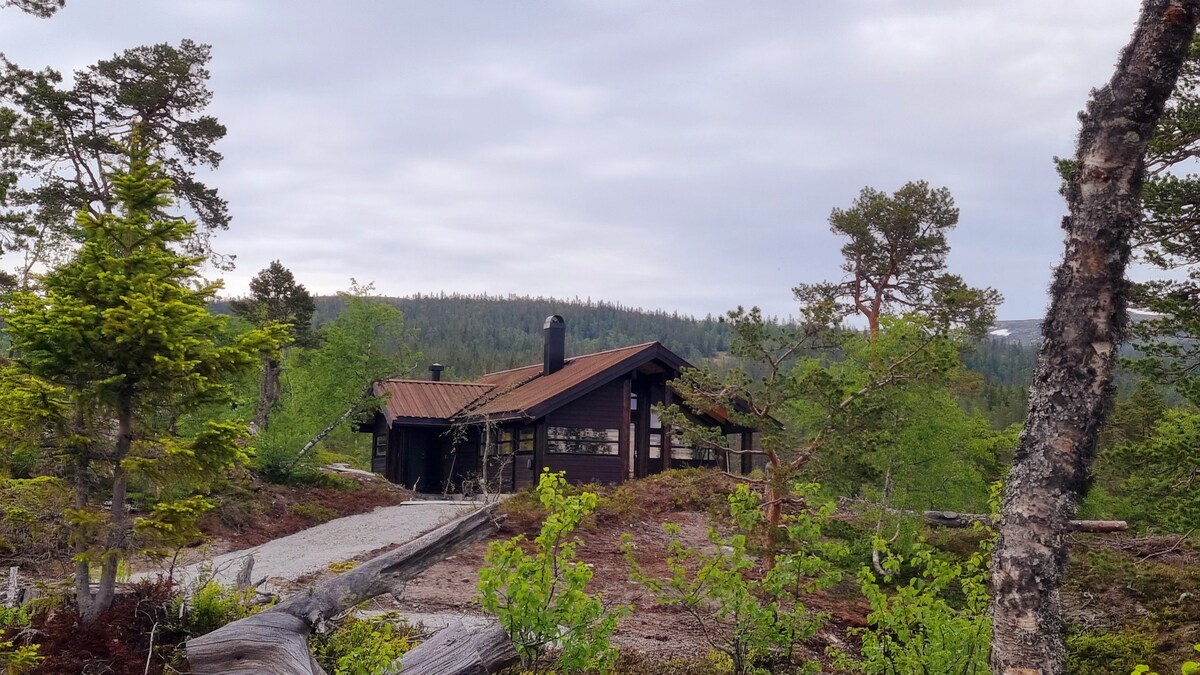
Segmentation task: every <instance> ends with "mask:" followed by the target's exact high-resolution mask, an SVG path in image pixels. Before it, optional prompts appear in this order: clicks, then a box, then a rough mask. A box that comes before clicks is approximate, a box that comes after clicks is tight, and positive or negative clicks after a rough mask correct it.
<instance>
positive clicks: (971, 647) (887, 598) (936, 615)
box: [834, 538, 994, 675]
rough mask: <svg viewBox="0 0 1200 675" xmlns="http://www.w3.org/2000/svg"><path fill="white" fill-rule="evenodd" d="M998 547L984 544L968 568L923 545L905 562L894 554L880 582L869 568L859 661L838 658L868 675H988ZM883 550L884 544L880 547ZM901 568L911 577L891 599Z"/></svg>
mask: <svg viewBox="0 0 1200 675" xmlns="http://www.w3.org/2000/svg"><path fill="white" fill-rule="evenodd" d="M993 541H994V539H990V538H989V539H986V540H984V541H983V542H982V543H981V546H980V549H979V550H978V551H977V552H976V553H975V554H974V555H972V556H971V557H970V558H968V559H967V560H966V561H965V562H962V563H956V562H950V561H947V560H944V559H942V558H940V557H938V556H937V554H936V551H935V550H934V549H933V547H931V546H929V545H927V544H925V543H924V542H918V543H917V544H916V545H914V547H913V550H912V553H911V555H910V556H909V558H908V559H907V560H905V559H904V558H902V557H901V556H899V555H896V554H894V553H889V554H888V556H887V557H886V559H884V561H883V562H882V566H883V568H884V570H885V571H886V572H887V575H886V576H884V577H883V579H882V584H881V580H880V579H879V578H878V577H877V576H876V574H875V572H874V571H873V570H872V569H871V568H870V567H863V569H862V571H860V572H859V581H860V584H861V588H862V592H863V595H865V596H866V597H867V600H868V601H869V602H870V603H871V613H870V614H868V615H867V622H868V626H867V627H866V628H863V629H859V630H857V631H856V632H857V634H858V635H859V636H860V637H861V638H862V650H861V654H862V656H861V658H860V659H854V658H852V657H850V656H849V655H847V654H845V653H842V652H838V651H837V650H834V654H835V658H836V661H837V664H838V665H839V666H840V667H842V668H847V669H853V670H857V671H860V672H864V673H870V674H872V675H873V674H876V673H878V674H880V675H893V674H894V673H922V672H926V673H961V674H962V675H975V674H978V675H983V674H985V673H988V672H990V671H989V670H988V663H987V661H988V649H989V644H990V637H991V632H992V627H991V621H990V619H989V618H988V595H987V565H988V556H989V554H990V553H991V548H992V544H993ZM876 545H877V546H879V547H880V549H881V550H883V549H885V548H886V544H885V543H884V542H882V541H879V542H876ZM902 567H910V568H911V569H912V573H913V576H911V577H910V578H909V579H908V580H907V582H905V583H903V584H901V585H899V586H898V587H897V588H896V589H895V591H894V592H893V593H891V594H889V593H888V592H887V590H886V589H885V588H884V586H883V584H890V583H893V582H894V580H895V577H896V576H897V575H898V574H899V573H900V572H901V568H902Z"/></svg>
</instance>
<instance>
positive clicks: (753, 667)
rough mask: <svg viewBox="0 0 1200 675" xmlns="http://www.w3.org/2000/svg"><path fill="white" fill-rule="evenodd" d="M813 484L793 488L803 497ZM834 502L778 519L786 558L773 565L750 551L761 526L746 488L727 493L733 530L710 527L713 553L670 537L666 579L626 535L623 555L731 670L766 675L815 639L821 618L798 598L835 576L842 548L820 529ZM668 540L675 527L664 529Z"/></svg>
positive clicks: (806, 666)
mask: <svg viewBox="0 0 1200 675" xmlns="http://www.w3.org/2000/svg"><path fill="white" fill-rule="evenodd" d="M811 489H812V486H798V487H797V488H796V489H794V494H797V495H800V497H801V498H802V497H803V495H804V494H805V493H806V492H810V491H811ZM833 510H834V508H833V505H827V506H825V507H821V508H819V509H817V510H816V511H814V512H811V513H808V512H801V513H799V514H797V515H794V516H789V517H788V518H786V519H785V520H784V527H785V529H786V543H785V544H784V546H785V547H786V549H787V551H788V552H787V553H781V554H777V555H776V556H775V559H774V565H772V566H771V567H770V568H769V569H763V568H762V566H761V565H760V564H759V562H758V560H757V559H756V558H755V557H754V556H753V555H752V554H751V551H752V546H751V541H752V536H751V535H752V534H754V533H756V532H758V531H760V530H761V529H762V528H763V527H766V526H767V523H766V521H765V518H764V516H763V509H762V506H761V504H760V500H759V498H758V496H757V495H756V494H755V493H753V492H752V491H751V490H750V489H749V488H748V487H747V486H746V485H744V484H742V485H738V487H737V489H736V491H734V492H733V493H732V494H730V495H729V511H730V515H731V516H732V519H733V522H734V525H735V531H734V533H733V534H731V535H728V536H725V535H722V534H721V533H719V532H718V531H717V530H715V529H712V530H709V533H708V538H709V541H710V542H711V543H712V545H713V547H714V549H715V550H714V551H713V552H705V551H701V550H698V549H696V548H692V547H688V546H685V545H684V544H683V543H682V542H681V541H680V540H679V539H678V538H677V537H676V538H672V540H671V542H670V543H669V544H668V548H667V551H668V558H667V566H668V569H669V570H670V572H671V576H670V577H669V578H665V579H661V578H657V577H652V576H650V575H648V574H646V572H645V571H644V570H643V568H642V567H641V565H640V564H638V562H637V560H636V558H635V557H634V548H633V543H632V540H631V539H630V538H628V536H627V538H626V543H625V547H624V550H625V558H626V560H627V561H628V562H629V565H630V566H631V568H632V570H633V572H632V578H633V579H634V580H635V581H637V582H638V583H640V584H643V585H644V586H646V588H648V589H649V590H650V592H651V593H652V594H654V596H655V597H656V598H657V599H658V601H659V602H660V603H662V604H664V605H667V606H671V607H678V608H680V609H683V610H684V611H686V612H687V613H688V614H689V615H691V616H692V618H693V619H694V620H695V622H696V624H697V628H698V629H699V630H700V632H701V633H702V634H703V635H704V636H705V637H706V638H707V639H708V640H709V644H710V645H711V646H712V647H713V649H716V650H717V651H720V652H721V653H723V654H725V655H727V656H728V657H729V658H730V660H731V661H732V664H733V672H734V673H736V674H737V675H742V674H743V673H755V672H769V671H767V670H764V668H770V667H772V666H773V665H775V664H783V663H790V662H791V661H792V660H793V659H794V655H795V649H796V647H797V646H798V645H799V644H801V643H803V642H804V641H806V640H808V639H809V638H811V637H813V636H814V635H816V633H817V631H818V630H820V629H821V627H822V626H823V625H825V622H826V620H827V617H826V615H825V614H823V613H821V612H814V611H811V610H809V609H808V608H807V607H805V605H804V602H803V598H804V596H805V595H807V594H810V593H812V592H813V591H816V590H819V589H824V588H828V587H830V586H832V585H833V584H835V583H837V582H838V580H840V579H841V572H839V571H838V570H836V569H835V568H834V566H833V565H832V564H831V561H833V560H836V559H838V558H840V557H842V556H844V555H845V553H846V550H845V547H844V546H842V545H841V544H839V543H833V542H829V541H826V540H825V539H824V538H823V537H822V534H821V527H822V525H823V524H824V523H825V522H827V521H828V519H829V516H830V515H831V514H832V512H833ZM663 527H664V529H665V530H666V532H667V534H668V535H678V534H679V528H678V526H675V525H672V524H670V523H668V524H665V525H664V526H663ZM801 666H802V668H803V670H804V672H817V671H819V669H820V666H819V664H817V663H815V662H812V663H809V662H804V663H802V664H801Z"/></svg>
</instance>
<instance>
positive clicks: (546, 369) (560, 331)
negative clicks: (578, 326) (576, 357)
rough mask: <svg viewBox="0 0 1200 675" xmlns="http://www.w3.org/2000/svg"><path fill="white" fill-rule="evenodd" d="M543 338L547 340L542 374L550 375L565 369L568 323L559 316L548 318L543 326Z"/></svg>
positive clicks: (554, 315)
mask: <svg viewBox="0 0 1200 675" xmlns="http://www.w3.org/2000/svg"><path fill="white" fill-rule="evenodd" d="M542 336H543V338H544V339H545V347H544V348H543V354H542V355H543V358H542V374H543V375H549V374H551V373H555V372H558V371H559V370H561V369H562V367H563V361H565V360H566V352H567V345H566V340H567V322H566V321H563V318H562V317H561V316H559V315H557V314H553V315H551V316H548V317H546V323H545V324H544V325H543V326H542Z"/></svg>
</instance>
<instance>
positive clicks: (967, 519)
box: [921, 511, 1129, 533]
mask: <svg viewBox="0 0 1200 675" xmlns="http://www.w3.org/2000/svg"><path fill="white" fill-rule="evenodd" d="M921 517H922V519H923V520H924V521H925V522H926V523H928V524H930V525H935V526H937V527H971V526H972V525H974V524H975V523H982V524H984V525H987V526H991V525H993V524H994V523H993V522H992V517H991V516H988V515H984V514H982V513H958V512H955V511H925V512H924V513H922V514H921ZM1067 529H1069V530H1071V531H1072V532H1098V533H1105V532H1124V531H1125V530H1128V529H1129V523H1127V522H1125V521H1123V520H1072V521H1070V522H1069V523H1068V524H1067Z"/></svg>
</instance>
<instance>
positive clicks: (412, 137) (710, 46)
mask: <svg viewBox="0 0 1200 675" xmlns="http://www.w3.org/2000/svg"><path fill="white" fill-rule="evenodd" d="M1135 13H1136V7H1133V6H1132V5H1131V4H1130V3H1125V2H1116V1H1115V0H1112V1H1109V2H1096V1H1095V0H1064V1H1063V2H1056V3H1045V2H1041V1H1038V0H1017V1H1014V2H1009V3H962V2H951V1H950V0H934V1H931V2H922V3H912V2H902V1H901V0H878V1H871V2H868V1H866V0H855V1H851V2H845V3H790V2H766V3H751V4H746V3H741V4H730V3H726V2H716V1H715V0H703V1H700V2H687V3H684V2H658V3H649V4H647V3H641V2H626V1H614V0H567V1H564V2H560V3H553V4H542V5H534V4H528V3H511V2H484V1H483V0H476V1H474V2H465V3H372V4H366V3H358V4H355V3H350V4H348V3H319V2H314V1H312V0H304V1H294V2H283V1H282V0H277V1H275V2H256V3H244V2H233V1H232V0H221V1H207V2H204V3H151V4H147V3H141V2H135V1H134V0H104V1H96V2H91V3H85V2H69V3H68V5H67V8H66V9H65V10H64V11H63V12H62V13H61V14H60V15H59V16H57V17H55V18H54V19H51V20H49V21H33V20H30V19H25V18H24V17H22V16H20V15H17V14H14V13H12V12H6V13H5V15H4V19H5V21H4V23H3V24H0V44H3V45H5V49H6V52H7V53H8V55H9V56H10V57H11V58H13V59H14V60H15V61H17V62H18V63H21V64H24V65H30V66H34V65H42V64H46V65H53V66H55V67H58V68H61V69H67V70H69V69H71V68H75V67H80V66H82V65H86V64H87V63H91V62H94V61H95V60H96V59H98V58H103V57H106V56H108V55H110V54H112V53H114V52H116V51H119V50H120V49H123V48H126V47H130V46H134V45H137V44H144V43H152V42H161V41H176V40H178V39H179V38H181V37H184V36H187V37H191V38H194V39H196V40H199V41H203V42H209V43H211V44H212V45H213V63H212V73H213V79H212V88H213V90H214V93H215V97H214V102H213V106H212V109H213V111H214V113H215V114H216V115H217V116H218V117H219V118H220V119H221V121H222V122H223V123H225V124H226V125H227V126H228V128H229V136H228V137H227V138H226V139H225V140H224V141H223V142H222V144H221V151H222V152H223V153H224V155H225V157H226V160H225V162H224V163H223V165H222V166H221V168H220V169H219V170H217V171H216V172H214V173H213V174H211V176H210V180H211V182H212V183H213V184H215V185H217V186H218V187H219V188H220V189H221V191H222V193H223V194H224V195H225V196H226V197H227V198H228V199H229V200H230V204H231V209H232V213H233V216H234V222H233V225H232V227H231V229H230V230H229V231H228V232H226V233H221V234H220V235H219V236H218V237H217V240H216V241H217V246H218V248H219V249H220V250H221V251H222V252H225V253H229V254H236V255H237V256H238V268H237V270H236V271H235V272H233V273H231V274H229V275H228V284H227V287H228V291H229V292H230V293H239V292H244V291H245V289H246V284H247V282H248V280H249V278H250V277H251V276H252V275H253V274H254V273H256V272H257V271H258V270H259V269H261V268H262V267H264V266H265V265H266V264H267V263H269V262H270V261H271V260H274V259H280V260H281V261H283V263H284V264H285V265H288V266H289V267H291V268H292V269H293V271H294V272H295V273H296V275H297V278H298V279H299V280H300V281H301V282H303V283H305V284H307V285H308V286H309V287H310V288H312V289H314V290H316V291H320V292H333V291H335V290H338V289H342V288H345V287H346V286H347V284H348V280H349V278H350V277H352V276H353V277H356V278H358V279H359V280H373V281H375V282H376V284H377V288H378V289H379V290H380V291H382V292H387V293H393V294H403V293H411V292H416V291H422V292H429V291H438V290H446V291H460V292H481V291H486V292H489V293H510V292H512V293H531V294H541V295H556V296H565V297H573V296H580V297H592V298H594V299H607V300H613V301H619V302H622V303H624V304H628V305H635V306H644V307H652V308H664V309H668V310H681V311H686V312H693V313H698V314H705V313H714V314H716V313H720V312H722V311H724V310H725V309H728V308H730V307H733V306H736V305H738V304H743V305H753V304H758V305H762V306H763V307H764V308H765V309H766V310H767V311H768V312H770V313H773V314H780V315H787V314H789V313H791V312H792V311H793V305H792V300H791V292H790V289H791V287H792V286H793V285H795V284H796V283H800V282H811V281H819V280H822V279H828V278H836V277H837V276H838V275H839V274H840V270H839V263H840V261H839V260H838V259H837V251H838V248H839V242H838V241H837V240H836V239H835V238H834V237H833V236H832V235H831V234H830V233H829V231H828V226H827V223H826V219H827V217H828V214H829V211H830V210H831V209H832V208H833V207H835V206H845V205H847V204H849V202H850V201H851V200H852V199H853V198H854V196H855V195H856V194H857V192H858V191H859V189H860V188H861V187H863V186H864V185H872V186H874V187H877V188H879V189H883V190H889V191H890V190H895V189H896V188H898V187H899V186H900V185H901V184H903V183H904V182H905V181H908V180H913V179H927V180H929V181H931V182H933V183H934V184H937V185H946V186H948V187H950V188H951V190H952V192H953V193H954V195H955V197H956V199H957V200H958V202H959V205H960V207H961V208H962V214H963V215H962V220H961V222H960V225H959V228H958V230H957V231H956V232H955V233H954V234H953V237H952V244H953V248H954V250H953V253H952V255H951V264H952V266H954V267H955V268H956V270H957V271H961V272H962V273H964V274H965V275H966V277H967V278H968V280H969V281H970V282H971V283H975V284H986V285H991V286H994V287H996V288H998V289H999V290H1000V291H1001V292H1003V293H1004V294H1005V296H1006V297H1007V299H1008V301H1007V303H1006V305H1005V306H1004V308H1003V309H1002V312H1001V313H1002V315H1003V316H1006V317H1014V318H1017V317H1031V316H1036V315H1038V314H1039V313H1040V312H1041V311H1042V308H1043V305H1044V302H1045V287H1046V285H1047V283H1048V280H1049V269H1050V267H1051V265H1052V264H1053V262H1054V260H1055V259H1056V258H1057V256H1058V255H1059V251H1060V248H1061V242H1060V235H1059V228H1058V222H1059V219H1060V217H1061V213H1062V209H1063V206H1062V204H1061V200H1060V198H1059V197H1058V195H1057V187H1058V184H1057V178H1056V177H1055V176H1054V173H1053V167H1052V166H1051V163H1050V157H1051V156H1053V155H1055V154H1058V155H1064V154H1069V153H1070V152H1071V146H1072V139H1073V136H1074V133H1075V129H1076V127H1077V121H1076V119H1075V112H1076V111H1077V110H1078V109H1080V108H1081V107H1082V105H1083V103H1084V99H1085V97H1086V94H1087V91H1088V89H1089V88H1090V87H1094V86H1099V85H1100V84H1102V83H1103V82H1104V81H1105V80H1106V79H1107V78H1108V77H1109V76H1110V75H1111V70H1112V65H1111V64H1112V63H1113V62H1114V61H1115V59H1116V55H1117V51H1118V49H1119V48H1120V47H1121V46H1122V45H1123V43H1124V42H1125V40H1126V38H1127V36H1128V34H1129V33H1130V31H1131V29H1132V25H1133V24H1132V22H1133V18H1134V15H1135Z"/></svg>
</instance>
